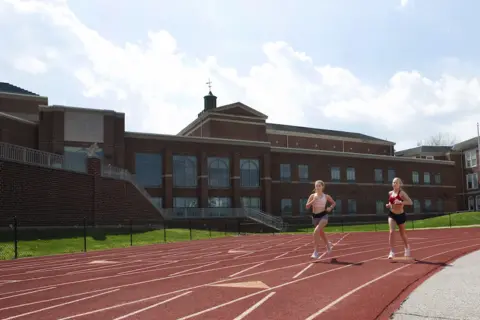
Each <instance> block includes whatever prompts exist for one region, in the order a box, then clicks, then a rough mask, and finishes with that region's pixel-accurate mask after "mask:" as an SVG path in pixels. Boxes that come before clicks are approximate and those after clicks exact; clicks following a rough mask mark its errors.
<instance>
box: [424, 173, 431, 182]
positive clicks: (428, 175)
mask: <svg viewBox="0 0 480 320" xmlns="http://www.w3.org/2000/svg"><path fill="white" fill-rule="evenodd" d="M423 183H424V184H430V172H424V173H423Z"/></svg>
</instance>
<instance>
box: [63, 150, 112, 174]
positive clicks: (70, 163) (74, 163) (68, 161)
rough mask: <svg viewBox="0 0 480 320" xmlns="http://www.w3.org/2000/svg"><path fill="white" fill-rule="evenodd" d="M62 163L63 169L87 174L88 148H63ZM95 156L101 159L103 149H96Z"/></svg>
mask: <svg viewBox="0 0 480 320" xmlns="http://www.w3.org/2000/svg"><path fill="white" fill-rule="evenodd" d="M63 154H64V163H63V168H64V169H66V170H73V171H76V172H83V173H86V172H87V154H88V148H81V147H64V148H63ZM95 154H96V156H97V157H99V158H100V159H103V149H100V148H99V149H98V150H96V152H95Z"/></svg>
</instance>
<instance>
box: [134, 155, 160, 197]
mask: <svg viewBox="0 0 480 320" xmlns="http://www.w3.org/2000/svg"><path fill="white" fill-rule="evenodd" d="M162 171H163V170H162V155H161V154H158V153H136V154H135V180H136V181H137V182H138V183H139V184H140V185H141V186H143V187H146V188H155V187H160V186H161V185H162Z"/></svg>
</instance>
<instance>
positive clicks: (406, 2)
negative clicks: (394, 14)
mask: <svg viewBox="0 0 480 320" xmlns="http://www.w3.org/2000/svg"><path fill="white" fill-rule="evenodd" d="M407 5H408V0H401V1H400V6H402V7H406V6H407Z"/></svg>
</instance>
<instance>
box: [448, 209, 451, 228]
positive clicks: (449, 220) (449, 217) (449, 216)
mask: <svg viewBox="0 0 480 320" xmlns="http://www.w3.org/2000/svg"><path fill="white" fill-rule="evenodd" d="M448 222H449V224H450V228H451V227H452V214H451V212H448Z"/></svg>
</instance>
